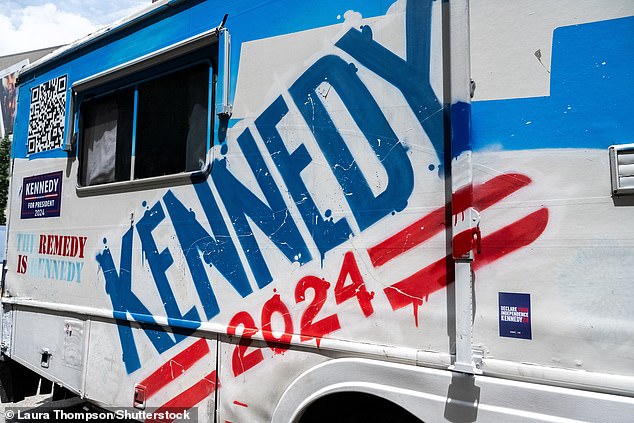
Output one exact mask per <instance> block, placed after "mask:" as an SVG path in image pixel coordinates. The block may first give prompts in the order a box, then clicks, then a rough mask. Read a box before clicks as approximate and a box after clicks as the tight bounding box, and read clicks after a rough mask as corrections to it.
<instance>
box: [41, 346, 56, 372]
mask: <svg viewBox="0 0 634 423" xmlns="http://www.w3.org/2000/svg"><path fill="white" fill-rule="evenodd" d="M40 354H42V360H41V361H40V365H41V366H42V367H44V368H45V369H48V366H49V362H50V361H51V357H52V355H53V354H51V352H50V351H49V349H48V348H42V351H40Z"/></svg>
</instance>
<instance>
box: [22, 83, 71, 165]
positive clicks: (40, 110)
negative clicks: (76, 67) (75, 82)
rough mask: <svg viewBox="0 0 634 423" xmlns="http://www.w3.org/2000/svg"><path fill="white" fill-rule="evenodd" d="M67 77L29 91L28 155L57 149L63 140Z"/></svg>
mask: <svg viewBox="0 0 634 423" xmlns="http://www.w3.org/2000/svg"><path fill="white" fill-rule="evenodd" d="M67 85H68V75H62V76H59V77H57V78H54V79H51V80H50V81H47V82H45V83H43V84H40V85H38V86H37V87H35V88H33V89H32V90H31V108H30V114H29V135H28V139H27V141H28V148H27V152H28V154H32V153H39V152H41V151H48V150H53V149H55V148H59V147H61V145H62V142H63V140H64V125H65V122H66V87H67Z"/></svg>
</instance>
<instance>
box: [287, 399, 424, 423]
mask: <svg viewBox="0 0 634 423" xmlns="http://www.w3.org/2000/svg"><path fill="white" fill-rule="evenodd" d="M335 421H336V422H338V423H423V422H422V421H421V420H420V419H418V418H417V417H416V416H414V415H413V414H412V413H410V412H409V411H407V410H405V409H404V408H403V407H401V406H400V405H398V404H395V403H393V402H391V401H389V400H386V399H384V398H381V397H378V396H376V395H372V394H367V393H362V392H341V393H336V394H329V395H326V396H324V397H321V398H319V399H318V400H316V401H315V402H313V403H312V404H310V405H309V406H308V407H307V408H306V410H305V411H304V413H303V414H302V416H301V417H300V419H299V423H318V422H319V423H321V422H335Z"/></svg>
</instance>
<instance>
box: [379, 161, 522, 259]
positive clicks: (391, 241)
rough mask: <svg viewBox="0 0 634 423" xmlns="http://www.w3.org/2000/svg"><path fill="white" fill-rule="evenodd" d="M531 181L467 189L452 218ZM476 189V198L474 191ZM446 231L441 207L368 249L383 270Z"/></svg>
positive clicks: (514, 178) (511, 178) (502, 179)
mask: <svg viewBox="0 0 634 423" xmlns="http://www.w3.org/2000/svg"><path fill="white" fill-rule="evenodd" d="M530 182H531V180H530V178H529V177H527V176H524V175H520V174H516V173H507V174H504V175H499V176H496V177H495V178H493V179H491V180H489V181H487V182H484V183H482V184H479V185H476V186H475V187H474V188H472V187H471V186H466V187H464V188H462V189H460V190H458V191H456V192H455V193H454V194H453V214H454V215H457V214H459V213H462V212H464V211H465V210H467V208H469V207H471V198H472V197H473V203H474V205H475V206H476V207H477V208H478V210H484V209H486V208H488V207H491V206H492V205H493V204H495V203H497V202H498V201H501V200H502V199H504V198H505V197H508V196H509V195H511V194H513V193H514V192H515V191H517V190H519V189H521V188H522V187H524V186H526V185H528V184H529V183H530ZM472 189H473V194H472V192H471V190H472ZM444 228H445V207H440V208H438V209H436V210H434V211H432V212H431V213H429V214H428V215H426V216H424V217H423V218H421V219H419V220H417V221H416V222H414V223H413V224H411V225H409V226H408V227H406V228H405V229H403V230H401V231H399V232H398V233H396V234H394V235H392V236H391V237H389V238H387V239H386V240H385V241H383V242H381V243H379V244H377V245H375V246H374V247H372V248H370V249H368V254H369V255H370V260H371V261H372V265H374V267H378V266H381V265H383V264H385V263H387V262H388V261H390V260H392V259H393V258H395V257H397V256H399V255H401V254H403V253H404V252H406V251H409V250H410V249H412V248H414V247H416V246H417V245H419V244H422V243H423V242H425V241H426V240H428V239H429V238H431V237H433V236H434V235H436V234H438V233H440V232H441V231H442V230H443V229H444Z"/></svg>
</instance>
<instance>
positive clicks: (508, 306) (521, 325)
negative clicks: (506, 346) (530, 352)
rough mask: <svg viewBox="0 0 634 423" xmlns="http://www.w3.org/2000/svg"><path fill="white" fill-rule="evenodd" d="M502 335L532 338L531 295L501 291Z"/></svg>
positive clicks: (499, 296) (499, 297) (499, 295)
mask: <svg viewBox="0 0 634 423" xmlns="http://www.w3.org/2000/svg"><path fill="white" fill-rule="evenodd" d="M498 299H499V312H500V336H505V337H508V338H521V339H532V334H531V296H530V294H517V293H511V292H499V293H498Z"/></svg>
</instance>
